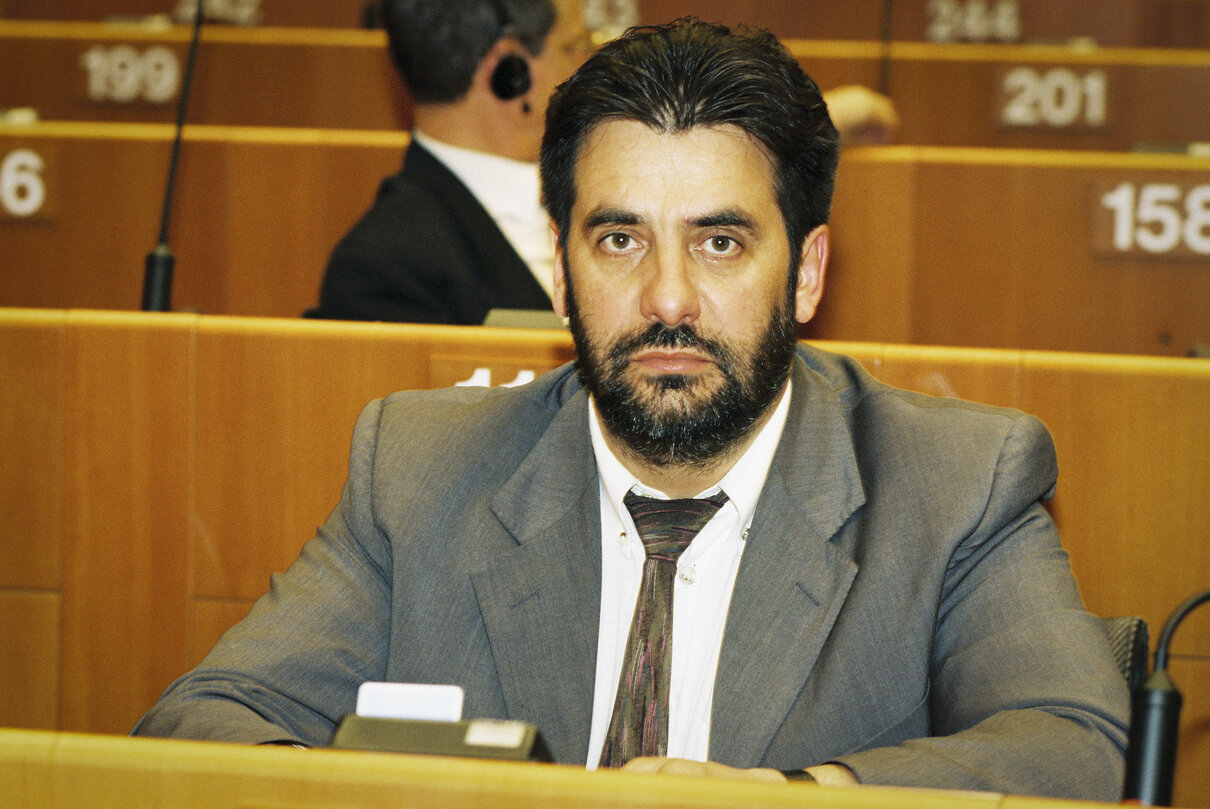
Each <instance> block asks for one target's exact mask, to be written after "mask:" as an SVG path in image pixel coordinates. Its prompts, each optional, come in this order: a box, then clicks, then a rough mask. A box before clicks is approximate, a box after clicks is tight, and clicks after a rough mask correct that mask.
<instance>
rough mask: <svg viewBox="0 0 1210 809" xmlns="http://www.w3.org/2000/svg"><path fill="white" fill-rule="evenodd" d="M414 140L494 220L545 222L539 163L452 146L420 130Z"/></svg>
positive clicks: (415, 133)
mask: <svg viewBox="0 0 1210 809" xmlns="http://www.w3.org/2000/svg"><path fill="white" fill-rule="evenodd" d="M412 139H413V140H414V141H416V142H417V143H418V144H420V145H421V146H423V147H424V148H425V149H427V150H428V151H430V152H432V153H433V156H434V157H436V158H437V159H438V160H440V161H441V162H442V163H443V164H444V165H445V167H446V168H448V169H449V170H450V171H451V172H453V173H454V176H455V177H457V178H458V179H459V180H461V181H462V184H463V185H465V186H466V187H467V188H468V189H470V192H471V193H472V194H474V195H475V199H477V200H479V204H481V205H482V206H483V207H484V208H486V209H487V211H488V213H490V214H491V215H492V217H493V218H497V219H499V218H509V217H511V218H513V219H517V220H524V221H528V220H531V219H535V218H541V219H542V220H545V217H546V212H545V211H544V210H543V209H542V204H541V193H540V191H539V182H538V164H537V163H526V162H523V161H520V160H511V159H509V158H507V157H500V156H499V155H494V154H488V153H487V152H477V151H474V150H473V149H464V148H462V147H461V146H451V145H450V144H448V143H445V142H443V141H439V140H435V139H433V138H432V137H429V136H428V135H426V134H424V133H423V132H420V131H419V130H413V131H412Z"/></svg>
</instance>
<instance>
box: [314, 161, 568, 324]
mask: <svg viewBox="0 0 1210 809" xmlns="http://www.w3.org/2000/svg"><path fill="white" fill-rule="evenodd" d="M550 308H551V303H550V297H549V296H547V294H546V292H545V291H544V290H543V289H542V287H541V285H540V284H539V283H538V282H537V280H535V279H534V277H533V274H532V273H531V272H530V270H529V267H528V266H527V265H526V264H525V262H524V261H523V260H522V259H521V257H520V256H519V255H518V254H517V251H516V250H514V249H513V246H512V245H511V244H509V242H508V239H506V238H505V236H504V234H503V233H502V232H501V230H500V228H499V226H498V225H497V224H496V222H495V220H493V219H492V217H491V215H490V214H488V212H487V211H486V210H485V209H484V207H483V206H482V205H481V204H480V203H479V201H478V200H477V199H475V196H474V195H473V194H471V192H470V190H469V189H467V187H466V186H465V185H463V184H462V182H461V181H460V180H459V179H458V178H457V177H456V176H454V174H453V172H451V171H450V170H449V169H448V168H446V167H445V165H444V164H443V163H442V162H441V161H440V160H438V159H437V158H436V157H434V156H433V155H432V153H431V152H429V151H428V150H426V149H425V148H424V147H422V146H420V145H419V144H417V143H415V142H413V143H412V144H410V145H409V146H408V149H407V152H406V153H405V155H404V163H403V169H402V170H401V171H400V172H399V173H398V174H394V175H392V176H390V177H388V178H386V179H385V180H383V182H382V185H381V186H380V187H379V189H378V196H377V198H376V199H375V201H374V205H373V206H372V207H371V208H370V210H369V211H367V212H366V213H365V215H363V216H362V217H361V219H360V220H359V221H358V222H357V224H356V225H354V226H353V229H352V230H351V231H349V233H348V235H346V236H345V237H344V239H342V240H341V241H340V243H339V244H338V245H337V246H336V249H335V250H334V251H333V252H332V256H331V258H330V259H329V260H328V266H327V268H326V269H325V270H324V277H323V282H322V285H321V287H320V292H319V305H318V306H317V307H315V308H313V309H310V310H308V311H307V312H306V313H305V315H306V316H307V317H318V318H329V319H337V320H384V321H398V322H404V323H449V324H454V325H466V326H477V325H479V324H481V323H482V322H483V319H484V318H485V317H486V316H487V313H488V311H489V310H491V309H550Z"/></svg>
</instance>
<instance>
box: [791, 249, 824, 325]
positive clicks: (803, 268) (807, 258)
mask: <svg viewBox="0 0 1210 809" xmlns="http://www.w3.org/2000/svg"><path fill="white" fill-rule="evenodd" d="M830 238H831V234H830V232H829V231H828V226H827V225H820V226H819V227H817V228H815V229H814V230H812V231H811V232H810V233H808V234H807V235H806V237H805V238H804V239H803V240H802V256H801V258H799V260H798V283H797V284H796V285H795V287H794V319H795V320H796V321H798V322H799V323H806V322H807V321H808V320H810V319H811V318H812V317H814V316H815V309H816V307H818V306H819V300H820V298H822V297H823V281H824V275H825V273H826V272H827V269H828V248H829V246H830Z"/></svg>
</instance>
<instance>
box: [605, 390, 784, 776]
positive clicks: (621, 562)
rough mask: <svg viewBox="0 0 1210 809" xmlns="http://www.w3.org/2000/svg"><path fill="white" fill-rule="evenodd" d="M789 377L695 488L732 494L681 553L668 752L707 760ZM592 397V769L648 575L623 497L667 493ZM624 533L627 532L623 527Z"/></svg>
mask: <svg viewBox="0 0 1210 809" xmlns="http://www.w3.org/2000/svg"><path fill="white" fill-rule="evenodd" d="M790 387H791V386H790V385H789V384H787V385H786V389H785V390H784V391H783V392H782V396H781V400H780V401H779V402H778V403H777V404H776V405H775V406H774V410H773V415H772V416H771V417H770V418H769V420H768V422H766V424H765V425H764V427H762V428H761V430H760V432H759V433H758V434H757V436H756V439H755V440H754V441H753V442H752V445H751V446H749V447H748V450H747V451H746V452H745V453H744V454H743V455H742V456H741V457H740V459H739V460H738V461H737V462H736V463H735V465H734V466H732V467H731V469H730V470H729V471H728V472H727V474H726V475H724V476H723V479H722V480H720V481H719V482H718V483H717V484H716V485H714V486H711V487H710V488H709V489H706V490H705V491H703V492H701V493H700V494H698V495H697V496H698V497H702V496H708V495H710V494H713V493H714V492H715V491H717V490H718V489H720V488H721V489H722V490H723V491H724V492H726V493H727V496H728V498H729V499H728V501H727V503H726V504H725V505H724V506H723V507H722V508H721V509H719V512H718V514H716V515H715V516H714V518H713V519H712V520H711V521H710V522H709V523H708V524H707V525H706V527H705V528H703V529H702V531H701V533H699V534H698V535H697V536H696V537H695V538H694V540H693V542H692V543H690V545H689V547H688V548H687V549H686V550H685V552H684V553H682V554H681V556H680V558H679V559H678V560H677V578H676V586H675V590H674V596H673V599H674V600H673V610H672V637H673V644H672V682H671V688H670V700H669V716H668V755H669V756H672V757H676V758H689V759H694V760H696V761H705V760H706V757H707V755H708V753H709V749H710V711H711V708H712V706H713V704H714V678H715V674H716V672H717V670H718V655H719V650H720V649H721V648H722V642H723V630H724V629H725V627H726V623H727V611H728V608H729V607H730V604H731V591H732V589H733V588H734V586H735V576H736V573H737V572H738V571H739V562H740V556H741V554H742V553H743V549H744V540H745V539H746V538H747V532H748V528H749V526H750V525H751V524H752V516H753V514H754V513H755V511H756V504H757V501H758V500H760V493H761V490H762V489H763V488H764V486H765V478H766V477H768V474H769V469H770V467H771V466H772V465H773V456H774V454H775V453H776V452H777V445H778V444H779V443H780V442H781V434H782V431H783V429H784V428H785V425H786V417H787V415H788V414H789V412H790ZM598 419H599V417H598V415H597V411H596V407H595V405H594V404H593V403H592V400H591V398H590V399H589V413H588V424H589V433H590V434H591V436H592V448H593V451H594V452H595V453H596V460H597V471H598V473H599V476H600V499H601V617H600V624H599V627H598V635H597V672H596V684H595V691H594V694H593V705H592V729H591V731H590V734H589V742H588V768H589V769H596V766H597V762H598V761H599V759H600V757H601V747H602V746H603V745H604V743H605V734H606V732H607V731H608V729H609V719H610V716H611V715H612V713H613V699H614V695H615V694H616V693H617V688H618V678H619V677H620V676H621V672H622V663H623V659H624V657H625V654H626V638H627V637H628V636H629V634H630V621H631V618H632V617H633V614H634V602H635V599H636V598H637V597H638V592H639V582H640V579H641V575H642V569H643V559H644V558H645V556H644V552H643V544H642V542H640V541H639V536H638V532H637V531H636V530H635V528H634V521H633V519H632V518H631V517H630V512H629V511H627V509H626V507H625V506H624V505H623V504H622V498H623V497H625V495H626V493H627V492H628V491H630V490H631V489H632V488H635V489H636V490H637V491H638V493H639V494H642V495H645V496H647V497H661V498H664V499H668V496H667V495H666V494H664V493H663V492H659V491H657V490H654V489H651V488H649V487H646V486H643V485H642V484H641V483H639V482H638V479H637V478H636V477H635V476H634V475H633V474H631V472H630V471H629V470H628V469H626V467H625V466H623V465H622V462H621V461H619V460H618V458H617V456H615V455H614V454H613V453H612V452H611V451H610V450H609V447H608V445H607V444H606V443H605V436H604V435H603V434H602V432H601V426H600V422H599V420H598ZM623 534H625V536H624V537H623V536H622V535H623Z"/></svg>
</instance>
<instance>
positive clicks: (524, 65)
mask: <svg viewBox="0 0 1210 809" xmlns="http://www.w3.org/2000/svg"><path fill="white" fill-rule="evenodd" d="M491 5H492V8H494V9H495V11H496V17H497V19H498V20H499V21H500V36H501V37H505V36H511V35H513V33H514V32H515V31H516V28H517V26H515V25H513V19H512V17H511V16H510V15H509V13H508V8H507V7H506V6H505V5H504V0H491ZM490 85H491V88H492V94H493V95H494V96H495V97H496V98H498V99H500V100H501V101H512V100H513V99H514V98H520V97H521V96H523V95H525V94H526V93H528V92H529V88H530V87H532V86H533V79H532V78H530V75H529V62H527V61H526V60H525V57H523V56H521V55H520V54H518V53H507V54H505V55H504V56H502V57H500V61H499V62H497V63H496V67H495V69H494V70H492V75H491V79H490Z"/></svg>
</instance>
